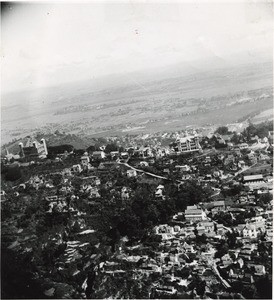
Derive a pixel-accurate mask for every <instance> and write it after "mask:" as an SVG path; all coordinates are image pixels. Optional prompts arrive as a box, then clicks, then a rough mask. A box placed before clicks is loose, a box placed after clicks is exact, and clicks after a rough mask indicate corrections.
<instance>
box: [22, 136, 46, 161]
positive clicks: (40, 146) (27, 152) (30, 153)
mask: <svg viewBox="0 0 274 300" xmlns="http://www.w3.org/2000/svg"><path fill="white" fill-rule="evenodd" d="M19 147H20V157H23V158H25V159H26V160H33V159H37V158H46V157H47V155H48V149H47V144H46V141H45V139H41V142H40V143H39V142H38V141H36V140H32V139H31V138H28V140H27V142H26V144H25V146H24V144H23V143H19Z"/></svg>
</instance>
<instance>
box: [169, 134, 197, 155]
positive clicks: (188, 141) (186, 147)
mask: <svg viewBox="0 0 274 300" xmlns="http://www.w3.org/2000/svg"><path fill="white" fill-rule="evenodd" d="M174 150H175V152H179V153H187V152H196V151H201V150H202V148H201V146H200V144H199V139H198V137H197V136H191V135H188V136H185V137H178V138H177V139H176V141H175V143H174Z"/></svg>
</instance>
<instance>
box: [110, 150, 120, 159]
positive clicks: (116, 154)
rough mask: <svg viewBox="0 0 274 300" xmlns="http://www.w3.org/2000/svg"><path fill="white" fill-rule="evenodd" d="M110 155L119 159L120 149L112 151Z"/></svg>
mask: <svg viewBox="0 0 274 300" xmlns="http://www.w3.org/2000/svg"><path fill="white" fill-rule="evenodd" d="M110 156H111V158H112V159H117V158H118V157H119V151H111V152H110Z"/></svg>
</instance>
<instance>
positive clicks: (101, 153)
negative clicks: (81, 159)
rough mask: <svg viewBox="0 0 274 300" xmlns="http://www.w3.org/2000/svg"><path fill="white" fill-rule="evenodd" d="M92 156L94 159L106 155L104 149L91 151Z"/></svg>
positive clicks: (102, 157)
mask: <svg viewBox="0 0 274 300" xmlns="http://www.w3.org/2000/svg"><path fill="white" fill-rule="evenodd" d="M92 157H93V158H94V159H104V158H105V157H106V154H105V152H104V151H94V152H93V153H92Z"/></svg>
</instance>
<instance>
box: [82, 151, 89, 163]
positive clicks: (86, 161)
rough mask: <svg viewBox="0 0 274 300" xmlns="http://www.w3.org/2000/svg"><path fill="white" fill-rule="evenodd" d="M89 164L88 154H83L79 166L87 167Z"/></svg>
mask: <svg viewBox="0 0 274 300" xmlns="http://www.w3.org/2000/svg"><path fill="white" fill-rule="evenodd" d="M89 163H90V158H89V156H88V153H87V152H85V153H84V155H83V156H82V157H81V165H82V166H88V164H89Z"/></svg>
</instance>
